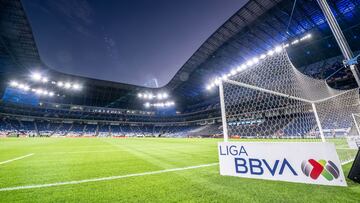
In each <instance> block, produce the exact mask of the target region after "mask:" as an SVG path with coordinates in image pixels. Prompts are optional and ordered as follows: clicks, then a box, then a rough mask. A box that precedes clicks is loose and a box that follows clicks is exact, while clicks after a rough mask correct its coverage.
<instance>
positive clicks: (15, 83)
mask: <svg viewBox="0 0 360 203" xmlns="http://www.w3.org/2000/svg"><path fill="white" fill-rule="evenodd" d="M10 86H11V87H17V86H19V83H18V82H16V81H14V80H13V81H11V82H10Z"/></svg>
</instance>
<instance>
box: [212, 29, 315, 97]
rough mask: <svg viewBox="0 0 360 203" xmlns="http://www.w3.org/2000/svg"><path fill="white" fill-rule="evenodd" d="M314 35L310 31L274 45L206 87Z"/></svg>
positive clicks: (214, 84) (216, 83)
mask: <svg viewBox="0 0 360 203" xmlns="http://www.w3.org/2000/svg"><path fill="white" fill-rule="evenodd" d="M311 37H312V35H311V34H310V33H309V34H306V35H305V36H303V37H302V38H300V40H299V39H295V40H293V41H292V42H291V43H290V42H289V43H290V44H289V43H286V44H283V45H281V46H276V47H274V48H273V49H271V50H269V51H268V52H267V53H266V54H265V53H264V54H261V55H260V56H259V57H254V58H253V59H251V60H247V61H246V62H245V63H244V64H242V65H241V66H238V67H237V68H236V69H232V70H230V72H229V73H227V74H223V75H222V76H221V77H220V78H219V77H217V78H216V79H215V80H214V81H212V82H211V83H210V84H209V85H207V86H206V89H207V90H210V89H211V88H212V87H213V86H216V85H219V83H220V81H221V80H225V79H227V78H228V77H231V76H234V75H236V74H237V73H239V72H241V71H243V70H245V69H246V68H248V67H250V66H253V65H254V64H257V63H259V62H260V60H263V59H265V58H266V57H267V56H273V55H274V54H275V53H280V52H281V51H282V50H283V49H285V48H287V47H289V46H290V45H294V44H297V43H299V42H300V41H304V40H306V39H310V38H311Z"/></svg>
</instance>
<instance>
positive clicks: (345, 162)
mask: <svg viewBox="0 0 360 203" xmlns="http://www.w3.org/2000/svg"><path fill="white" fill-rule="evenodd" d="M353 161H354V159H352V160H349V161H344V162H342V163H341V165H342V166H343V165H345V164H348V163H350V162H353Z"/></svg>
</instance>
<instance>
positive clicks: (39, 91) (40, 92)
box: [36, 89, 44, 94]
mask: <svg viewBox="0 0 360 203" xmlns="http://www.w3.org/2000/svg"><path fill="white" fill-rule="evenodd" d="M43 92H44V91H43V90H42V89H37V90H36V94H43Z"/></svg>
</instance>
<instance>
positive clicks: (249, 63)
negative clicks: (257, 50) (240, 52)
mask: <svg viewBox="0 0 360 203" xmlns="http://www.w3.org/2000/svg"><path fill="white" fill-rule="evenodd" d="M253 64H254V62H253V61H251V60H249V61H247V62H246V65H247V66H252V65H253Z"/></svg>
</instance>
